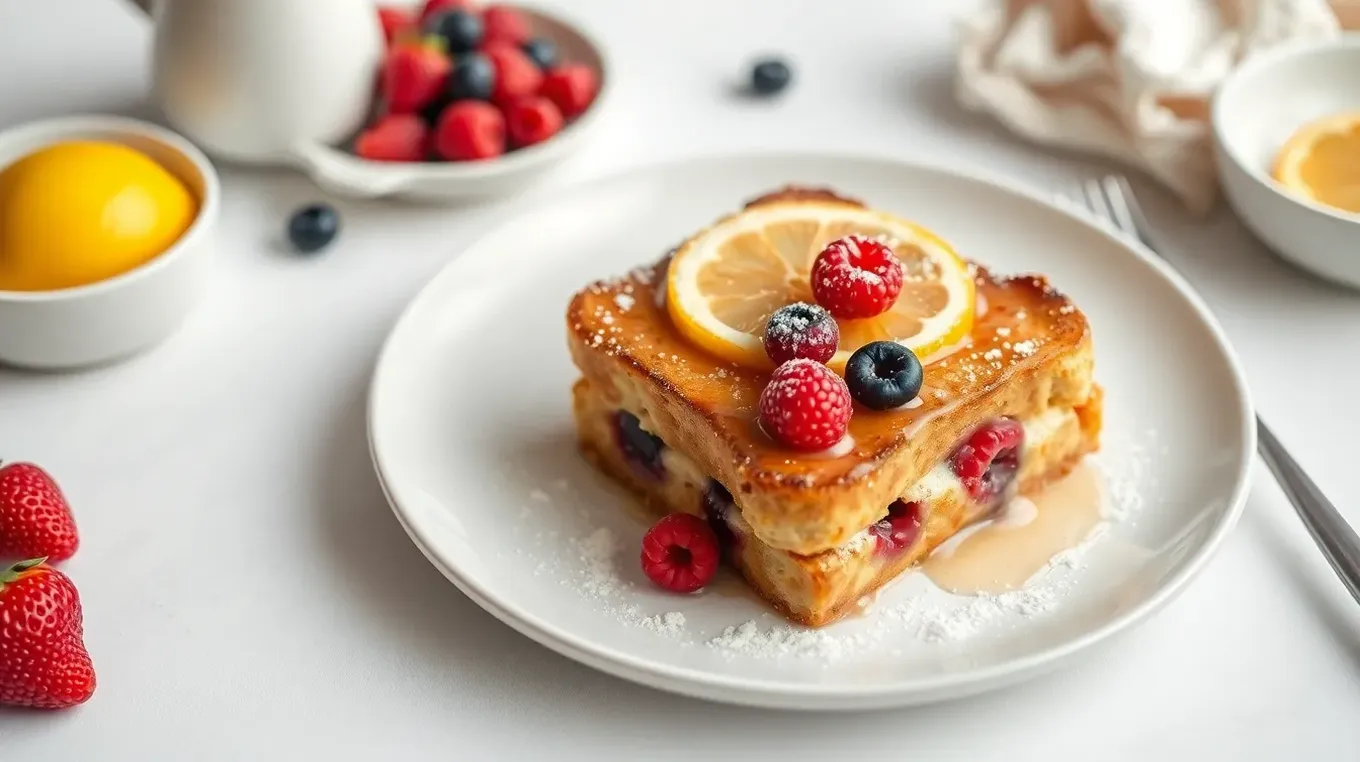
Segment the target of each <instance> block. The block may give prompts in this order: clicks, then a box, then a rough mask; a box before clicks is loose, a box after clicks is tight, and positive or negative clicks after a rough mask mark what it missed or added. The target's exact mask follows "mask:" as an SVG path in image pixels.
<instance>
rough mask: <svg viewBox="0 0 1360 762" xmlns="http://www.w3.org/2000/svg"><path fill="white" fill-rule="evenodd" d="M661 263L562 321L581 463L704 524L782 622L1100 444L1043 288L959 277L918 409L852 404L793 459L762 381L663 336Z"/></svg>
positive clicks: (1053, 303)
mask: <svg viewBox="0 0 1360 762" xmlns="http://www.w3.org/2000/svg"><path fill="white" fill-rule="evenodd" d="M828 198H830V199H832V200H833V202H834V203H836V204H846V205H851V206H854V205H856V204H857V202H853V201H849V200H846V199H841V198H839V197H835V196H833V195H830V194H829V193H828V192H826V191H818V190H812V191H808V190H792V191H784V192H778V193H774V194H770V195H767V196H764V197H762V198H760V199H757V200H756V201H754V202H752V203H751V205H748V208H750V207H751V206H752V205H754V206H760V205H765V204H779V205H784V206H785V207H786V208H784V209H781V214H783V213H789V214H792V215H795V216H796V215H797V214H798V210H797V209H794V210H792V212H789V210H788V209H787V206H788V205H791V204H793V205H796V204H800V203H808V204H822V205H825V204H826V203H827V200H828ZM719 224H721V221H720V223H719ZM845 232H855V231H853V230H851V231H845ZM841 234H843V233H841ZM702 235H703V231H701V232H700V234H698V235H697V236H696V237H694V238H691V239H690V242H687V244H684V245H682V246H681V247H680V248H679V249H678V250H677V251H679V252H680V253H681V256H683V255H684V254H685V252H686V248H685V246H686V245H690V243H692V242H693V241H695V240H697V239H698V237H699V236H702ZM960 263H961V260H960ZM669 266H670V256H669V255H668V256H667V257H664V258H662V260H661V261H660V262H658V263H656V264H654V265H652V266H650V267H643V268H638V269H636V270H634V271H633V272H631V273H629V274H628V275H627V276H625V277H621V278H616V279H612V280H606V281H599V282H597V283H594V284H592V285H590V286H588V287H587V288H585V289H583V290H582V291H580V292H578V293H577V294H576V295H575V297H574V298H573V300H572V302H571V305H570V307H569V308H568V313H567V325H568V343H569V345H570V349H571V354H572V358H573V360H574V362H575V363H576V365H577V366H578V368H579V369H580V370H581V374H582V376H583V377H582V379H581V380H580V381H578V382H577V384H576V386H575V387H574V389H573V396H574V405H573V407H574V412H575V416H576V422H577V429H578V435H579V438H580V442H581V445H582V448H583V450H584V452H585V453H586V455H587V456H588V457H589V458H590V459H591V461H592V462H593V463H595V465H596V466H597V467H599V468H600V469H601V470H602V471H604V472H606V473H607V474H609V475H611V476H613V477H614V478H615V479H617V480H619V481H621V482H622V483H623V484H625V485H627V486H629V487H630V488H632V489H633V490H634V491H635V492H637V493H638V494H639V495H641V496H642V497H643V499H644V500H645V501H646V502H648V503H649V504H651V505H652V506H654V507H655V508H657V509H658V510H660V511H662V512H666V513H674V512H684V513H688V514H691V515H696V516H704V517H706V518H707V519H708V522H709V524H710V526H712V527H713V528H714V530H715V533H716V534H717V535H718V536H719V539H720V542H721V545H722V546H723V550H724V553H725V555H726V556H727V558H728V559H729V560H730V561H731V562H732V563H733V564H734V565H735V566H736V567H737V568H738V569H739V570H740V571H741V573H742V574H743V576H745V577H746V579H747V581H748V582H749V583H750V584H751V586H752V587H753V588H754V589H755V590H756V591H757V592H758V593H759V594H760V595H762V596H763V597H764V598H765V599H767V600H768V601H770V602H771V603H772V604H773V605H774V606H775V607H776V608H778V609H779V610H781V611H782V612H784V613H785V614H786V615H787V616H788V617H789V618H790V619H793V620H795V621H798V622H802V623H805V624H809V625H821V624H825V623H827V622H830V621H833V620H835V619H836V618H838V617H839V616H841V615H843V614H844V613H845V612H846V611H848V610H851V609H852V608H853V606H854V604H855V603H856V602H857V601H859V600H861V598H862V597H863V596H864V595H866V594H867V593H870V592H872V591H873V590H875V589H877V587H879V586H880V585H882V584H884V583H885V582H887V581H888V580H890V579H892V578H894V577H895V576H897V575H898V574H900V573H901V572H902V571H903V570H905V569H906V568H908V567H910V566H911V565H913V564H915V563H917V562H919V561H920V560H922V559H924V558H925V557H926V556H927V555H928V554H929V553H930V552H931V551H932V550H933V549H934V548H936V547H937V546H938V545H939V544H940V543H942V542H944V541H945V540H947V539H948V538H950V537H951V536H953V535H955V534H956V533H957V532H959V530H961V529H962V528H964V527H966V526H968V525H970V524H972V523H975V522H977V521H979V520H981V519H983V518H987V517H989V516H991V515H994V513H995V511H996V509H997V508H998V507H999V506H1000V505H1002V504H1003V503H1004V502H1005V500H1006V499H1008V498H1009V497H1010V496H1011V495H1014V494H1016V493H1017V492H1022V493H1029V492H1033V491H1035V490H1038V489H1040V488H1042V487H1043V486H1045V485H1046V484H1048V483H1050V482H1052V481H1054V480H1056V479H1058V478H1060V477H1062V476H1063V475H1065V474H1066V473H1067V472H1068V471H1069V470H1071V469H1072V468H1073V467H1074V466H1075V465H1076V464H1077V463H1078V462H1079V461H1080V460H1081V458H1082V457H1083V456H1085V455H1086V454H1087V453H1090V452H1093V451H1095V450H1096V449H1098V447H1099V433H1100V428H1101V416H1102V406H1101V391H1100V389H1099V387H1098V386H1097V385H1096V384H1095V383H1094V380H1093V367H1094V358H1093V351H1092V344H1091V336H1090V330H1089V327H1088V325H1087V322H1086V319H1085V317H1084V316H1083V315H1082V314H1081V312H1080V311H1079V310H1078V309H1077V308H1076V307H1075V305H1073V304H1072V303H1071V302H1070V301H1069V300H1068V299H1067V298H1066V297H1064V296H1062V295H1061V294H1059V293H1058V292H1057V291H1056V290H1054V289H1053V288H1051V287H1050V286H1049V285H1048V284H1047V282H1046V281H1045V280H1044V279H1043V278H1042V277H1040V276H1020V277H1012V278H997V277H994V276H992V275H991V274H990V273H988V272H987V271H986V270H985V269H983V268H980V267H977V266H976V265H968V277H970V278H971V283H969V284H968V285H969V288H971V289H972V292H973V294H975V304H974V309H973V314H972V315H971V325H968V326H966V327H967V328H968V329H969V332H968V333H967V335H966V337H965V339H964V341H963V342H961V343H960V344H959V345H957V346H954V347H950V348H948V349H947V350H945V351H942V352H939V353H937V354H936V355H935V356H933V357H929V358H924V360H923V362H924V385H923V386H922V388H921V390H920V393H919V395H918V397H917V398H916V399H915V400H913V401H912V402H911V403H910V404H908V405H906V406H903V407H900V408H896V409H891V410H887V411H870V410H867V409H863V408H861V407H860V406H859V404H858V403H856V404H855V409H856V412H855V414H854V415H853V416H852V417H851V418H850V421H849V431H848V435H847V436H846V437H845V438H843V439H842V441H841V443H840V445H838V446H837V447H833V448H831V449H830V450H828V451H826V452H820V453H811V454H808V453H800V452H795V451H792V450H790V449H788V448H787V446H785V445H782V444H780V443H778V442H776V441H774V440H772V439H771V438H770V437H769V436H768V435H767V434H766V433H765V432H764V431H762V430H761V428H760V425H759V422H758V417H759V415H758V410H757V402H758V399H759V397H760V395H761V391H762V389H763V388H764V387H765V385H766V383H767V382H768V380H769V369H768V368H763V367H753V366H752V364H751V363H744V364H738V363H736V362H732V361H729V360H726V359H721V358H720V357H719V356H718V355H716V354H711V353H709V352H708V351H706V350H705V349H701V348H700V347H698V346H697V345H695V344H693V343H691V342H690V341H688V340H687V339H686V337H685V336H684V335H683V332H682V331H681V330H679V329H677V327H676V325H675V324H674V323H673V322H672V320H671V316H670V314H668V310H667V308H666V305H665V299H666V294H667V288H666V283H665V281H666V277H667V273H668V270H669ZM735 285H736V286H737V287H738V288H739V287H740V281H738V282H736V283H735ZM971 295H972V294H970V296H971ZM1001 430H1008V431H1010V432H1011V433H1010V435H1011V436H1013V437H1018V440H1017V439H1012V440H1011V441H1019V442H1020V445H1019V446H1018V447H1016V448H1014V449H1013V450H1009V451H1002V452H998V453H997V454H996V455H994V456H992V459H991V460H988V461H986V463H989V464H990V465H987V466H986V467H987V470H986V472H985V473H984V475H983V477H982V478H981V479H980V480H975V481H973V482H971V483H969V484H968V485H965V482H964V480H963V479H961V478H960V477H959V476H958V475H957V474H958V472H959V468H958V464H957V461H956V460H955V458H956V457H957V456H958V454H959V453H960V452H963V451H964V447H963V445H964V443H971V442H972V441H974V439H975V438H976V437H977V436H979V435H990V434H993V433H995V432H997V431H1001ZM968 446H971V444H969V445H968ZM979 484H981V485H982V486H981V487H979Z"/></svg>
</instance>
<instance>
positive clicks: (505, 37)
mask: <svg viewBox="0 0 1360 762" xmlns="http://www.w3.org/2000/svg"><path fill="white" fill-rule="evenodd" d="M482 24H483V25H484V26H485V27H486V33H485V34H486V40H487V42H490V41H492V40H495V41H496V42H508V43H510V44H511V45H523V44H524V43H526V42H528V41H529V34H530V32H529V19H528V18H527V17H526V16H525V15H524V14H523V13H521V12H520V11H518V10H516V9H514V8H511V7H509V6H506V5H488V6H487V7H486V10H484V11H482Z"/></svg>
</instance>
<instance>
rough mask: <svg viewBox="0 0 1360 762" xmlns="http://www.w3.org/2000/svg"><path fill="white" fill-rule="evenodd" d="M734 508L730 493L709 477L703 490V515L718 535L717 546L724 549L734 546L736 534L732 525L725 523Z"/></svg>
mask: <svg viewBox="0 0 1360 762" xmlns="http://www.w3.org/2000/svg"><path fill="white" fill-rule="evenodd" d="M736 509H737V504H736V502H735V501H733V500H732V493H731V492H728V491H727V488H726V487H724V486H722V485H721V484H719V483H718V482H717V481H716V480H713V479H709V480H708V487H707V489H705V490H704V516H705V517H706V518H707V519H708V526H709V527H710V528H712V529H713V534H715V535H717V536H718V546H719V547H720V548H722V550H724V551H727V550H730V549H732V548H733V547H735V546H736V542H737V536H736V534H735V533H734V532H733V531H732V525H731V524H729V523H727V517H728V516H730V515H732V511H735V510H736Z"/></svg>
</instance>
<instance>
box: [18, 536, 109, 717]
mask: <svg viewBox="0 0 1360 762" xmlns="http://www.w3.org/2000/svg"><path fill="white" fill-rule="evenodd" d="M43 561H44V559H41V558H34V559H31V560H28V561H24V562H22V563H17V564H15V565H14V566H11V567H9V568H8V569H0V705H9V706H24V707H31V708H34V709H65V708H67V707H72V706H76V705H77V704H83V703H85V702H86V701H87V700H89V698H90V696H92V695H94V687H95V677H94V665H92V664H91V663H90V654H89V652H88V651H86V650H85V634H84V627H83V624H82V621H81V620H82V614H81V610H80V594H79V593H77V592H76V587H75V585H73V584H71V580H70V578H68V577H67V576H66V575H65V574H62V573H61V572H59V571H57V570H56V569H53V568H52V567H50V566H48V565H47V564H45V563H43Z"/></svg>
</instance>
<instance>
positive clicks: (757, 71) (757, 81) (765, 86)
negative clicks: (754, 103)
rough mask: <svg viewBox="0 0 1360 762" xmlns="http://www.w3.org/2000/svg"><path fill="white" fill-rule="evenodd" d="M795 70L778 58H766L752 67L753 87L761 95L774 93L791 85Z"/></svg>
mask: <svg viewBox="0 0 1360 762" xmlns="http://www.w3.org/2000/svg"><path fill="white" fill-rule="evenodd" d="M792 80H793V71H792V70H790V69H789V65H788V64H787V63H785V62H784V61H782V60H780V59H778V58H766V59H762V60H760V61H757V62H756V65H755V66H753V67H751V89H752V90H754V91H756V92H757V93H759V94H760V95H774V94H775V93H778V92H780V91H781V90H783V89H784V88H786V87H788V86H789V82H791V81H792Z"/></svg>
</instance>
